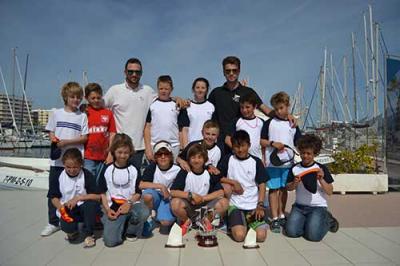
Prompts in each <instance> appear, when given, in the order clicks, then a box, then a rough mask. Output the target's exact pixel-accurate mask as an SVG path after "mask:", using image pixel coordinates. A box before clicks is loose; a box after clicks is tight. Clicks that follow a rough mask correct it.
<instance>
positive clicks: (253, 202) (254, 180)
mask: <svg viewBox="0 0 400 266" xmlns="http://www.w3.org/2000/svg"><path fill="white" fill-rule="evenodd" d="M250 145H251V144H250V136H249V134H248V133H247V132H246V131H244V130H239V131H236V132H235V133H234V134H233V136H232V149H233V155H228V156H227V157H225V158H224V159H222V161H221V162H220V164H219V165H218V168H219V169H220V170H221V176H222V178H221V182H222V183H226V184H229V185H231V186H232V195H231V198H230V202H229V209H228V229H230V230H231V232H232V237H233V239H234V240H235V241H238V242H242V241H243V240H244V239H245V237H246V234H247V228H248V227H250V228H252V229H254V230H255V231H256V234H257V242H264V241H265V239H266V237H267V224H266V222H265V221H264V216H265V210H264V198H265V182H267V180H268V178H267V174H266V172H265V170H264V165H263V163H262V161H261V159H259V158H257V157H255V156H252V155H250V154H249V149H250Z"/></svg>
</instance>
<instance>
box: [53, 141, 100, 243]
mask: <svg viewBox="0 0 400 266" xmlns="http://www.w3.org/2000/svg"><path fill="white" fill-rule="evenodd" d="M62 162H63V163H64V170H63V171H62V172H61V174H60V176H59V177H58V178H54V179H52V180H51V181H52V182H51V183H50V187H49V193H48V197H49V198H50V199H51V202H52V204H53V205H54V207H56V208H57V216H58V217H59V218H60V224H61V230H62V231H63V232H65V233H66V234H67V240H69V241H74V240H77V238H78V237H79V231H78V222H82V221H83V223H84V233H85V235H86V238H85V241H84V247H85V248H89V247H93V246H95V245H96V240H95V237H94V235H93V228H94V224H95V221H96V210H97V208H98V206H99V201H100V195H99V193H100V192H99V191H97V186H96V182H95V178H94V177H93V175H92V174H91V173H90V172H89V171H88V170H86V169H83V168H82V166H83V158H82V153H81V151H80V150H78V149H77V148H71V149H68V150H66V151H65V153H64V155H63V157H62Z"/></svg>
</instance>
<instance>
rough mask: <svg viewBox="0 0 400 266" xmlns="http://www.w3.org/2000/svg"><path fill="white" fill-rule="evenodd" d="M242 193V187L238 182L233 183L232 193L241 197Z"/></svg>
mask: <svg viewBox="0 0 400 266" xmlns="http://www.w3.org/2000/svg"><path fill="white" fill-rule="evenodd" d="M243 192H244V190H243V188H242V185H241V184H240V183H239V182H238V181H236V180H235V181H234V184H233V193H235V194H237V195H242V194H243Z"/></svg>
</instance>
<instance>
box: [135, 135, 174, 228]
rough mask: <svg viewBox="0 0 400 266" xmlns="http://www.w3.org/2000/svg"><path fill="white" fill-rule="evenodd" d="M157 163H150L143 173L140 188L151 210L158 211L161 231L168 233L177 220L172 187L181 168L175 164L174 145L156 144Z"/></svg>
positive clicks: (162, 142) (163, 142)
mask: <svg viewBox="0 0 400 266" xmlns="http://www.w3.org/2000/svg"><path fill="white" fill-rule="evenodd" d="M153 152H154V159H155V163H154V162H152V163H150V165H149V166H147V167H146V169H145V170H144V173H143V178H142V181H141V182H140V189H143V195H142V198H143V200H144V203H145V204H146V206H147V207H148V208H149V209H150V210H155V211H156V212H157V216H156V220H157V221H159V222H160V224H161V225H160V233H161V234H168V233H169V230H170V228H171V225H172V223H173V222H174V221H175V217H174V215H173V214H172V213H171V208H170V205H169V203H170V200H169V198H170V192H169V190H170V187H171V185H172V183H173V182H174V180H175V178H176V176H177V175H178V173H179V171H180V170H181V168H180V167H179V166H177V165H174V163H173V162H174V158H173V155H172V146H171V144H170V143H169V142H167V141H159V142H158V143H156V144H155V145H154V149H153Z"/></svg>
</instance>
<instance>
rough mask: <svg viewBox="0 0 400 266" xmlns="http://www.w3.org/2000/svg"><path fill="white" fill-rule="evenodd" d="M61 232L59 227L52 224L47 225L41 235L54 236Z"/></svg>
mask: <svg viewBox="0 0 400 266" xmlns="http://www.w3.org/2000/svg"><path fill="white" fill-rule="evenodd" d="M58 230H60V227H59V226H54V225H52V224H47V225H46V227H45V228H44V229H43V231H42V232H41V233H40V235H41V236H49V235H51V234H54V233H55V232H57V231H58Z"/></svg>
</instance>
